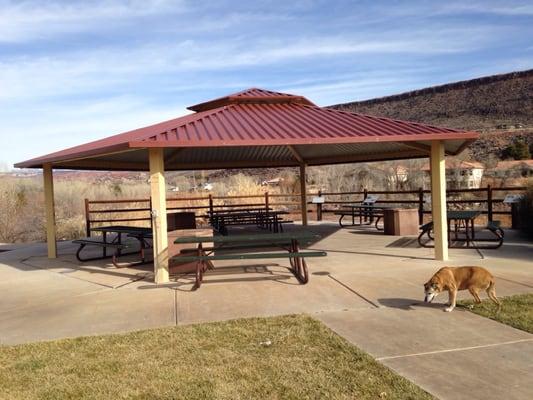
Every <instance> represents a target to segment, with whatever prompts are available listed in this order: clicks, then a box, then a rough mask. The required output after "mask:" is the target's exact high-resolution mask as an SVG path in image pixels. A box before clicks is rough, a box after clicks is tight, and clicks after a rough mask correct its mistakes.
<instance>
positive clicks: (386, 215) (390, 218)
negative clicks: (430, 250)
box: [383, 208, 418, 236]
mask: <svg viewBox="0 0 533 400" xmlns="http://www.w3.org/2000/svg"><path fill="white" fill-rule="evenodd" d="M383 231H384V233H385V235H394V236H408V235H418V210H417V209H416V208H392V209H388V210H387V209H386V210H383Z"/></svg>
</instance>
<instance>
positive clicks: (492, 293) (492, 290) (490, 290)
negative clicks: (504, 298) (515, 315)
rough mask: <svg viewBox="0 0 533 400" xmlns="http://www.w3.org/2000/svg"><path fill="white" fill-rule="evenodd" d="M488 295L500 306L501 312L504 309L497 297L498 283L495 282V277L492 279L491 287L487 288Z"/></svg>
mask: <svg viewBox="0 0 533 400" xmlns="http://www.w3.org/2000/svg"><path fill="white" fill-rule="evenodd" d="M487 295H488V296H489V299H491V300H492V301H493V302H494V303H495V304H496V305H497V306H498V310H497V311H500V309H501V308H502V303H501V302H500V300H498V298H497V297H496V282H495V281H494V278H493V277H492V278H491V280H490V283H489V287H488V288H487Z"/></svg>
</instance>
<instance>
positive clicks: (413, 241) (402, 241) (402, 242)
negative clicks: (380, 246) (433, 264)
mask: <svg viewBox="0 0 533 400" xmlns="http://www.w3.org/2000/svg"><path fill="white" fill-rule="evenodd" d="M385 247H399V248H411V249H420V248H422V246H420V245H419V244H418V240H417V238H413V237H401V238H399V239H397V240H395V241H394V242H392V243H389V244H388V245H387V246H385Z"/></svg>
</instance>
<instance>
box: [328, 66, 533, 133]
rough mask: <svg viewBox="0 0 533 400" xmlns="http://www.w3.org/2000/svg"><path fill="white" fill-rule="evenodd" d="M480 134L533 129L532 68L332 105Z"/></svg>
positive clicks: (342, 108)
mask: <svg viewBox="0 0 533 400" xmlns="http://www.w3.org/2000/svg"><path fill="white" fill-rule="evenodd" d="M331 108H336V109H340V110H346V111H351V112H357V113H362V114H370V115H377V116H385V117H389V118H397V119H405V120H411V121H417V122H424V123H428V124H433V125H442V126H447V127H450V128H460V129H472V130H478V131H482V132H485V131H494V130H500V131H509V130H513V131H514V130H515V129H518V130H523V129H524V128H533V69H531V70H527V71H520V72H512V73H508V74H502V75H494V76H487V77H483V78H477V79H471V80H468V81H461V82H455V83H449V84H446V85H441V86H434V87H429V88H425V89H420V90H415V91H412V92H407V93H402V94H398V95H393V96H386V97H380V98H377V99H371V100H365V101H356V102H351V103H345V104H337V105H334V106H331Z"/></svg>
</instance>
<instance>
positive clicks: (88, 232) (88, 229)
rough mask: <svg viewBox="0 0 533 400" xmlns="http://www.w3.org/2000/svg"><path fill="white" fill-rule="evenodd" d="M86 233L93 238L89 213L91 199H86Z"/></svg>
mask: <svg viewBox="0 0 533 400" xmlns="http://www.w3.org/2000/svg"><path fill="white" fill-rule="evenodd" d="M85 233H86V234H87V237H91V217H90V213H89V199H85Z"/></svg>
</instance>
